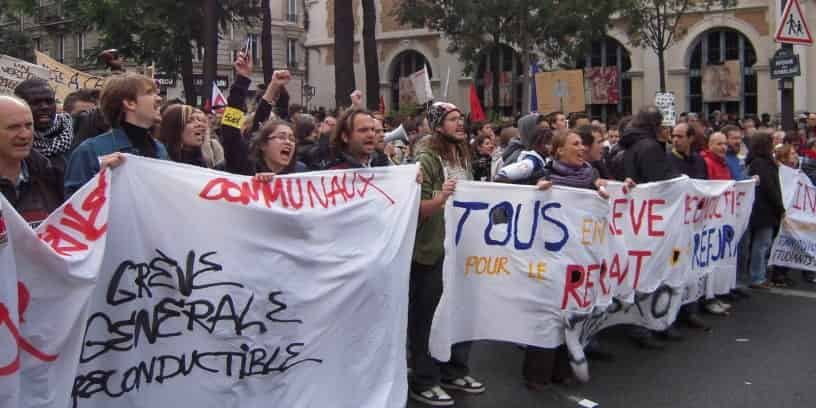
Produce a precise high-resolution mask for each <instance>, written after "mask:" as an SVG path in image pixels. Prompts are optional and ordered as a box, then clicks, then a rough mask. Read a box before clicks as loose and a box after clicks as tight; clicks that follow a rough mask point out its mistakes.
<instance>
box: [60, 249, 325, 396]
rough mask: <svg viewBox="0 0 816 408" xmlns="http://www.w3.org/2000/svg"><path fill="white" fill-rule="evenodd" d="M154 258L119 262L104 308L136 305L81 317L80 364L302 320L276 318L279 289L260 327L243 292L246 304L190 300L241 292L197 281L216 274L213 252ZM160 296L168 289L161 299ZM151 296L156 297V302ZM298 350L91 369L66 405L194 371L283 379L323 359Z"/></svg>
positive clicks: (162, 358)
mask: <svg viewBox="0 0 816 408" xmlns="http://www.w3.org/2000/svg"><path fill="white" fill-rule="evenodd" d="M156 253H157V254H158V256H156V257H155V258H154V259H152V260H150V261H149V262H136V261H131V260H126V261H124V262H122V263H121V264H120V265H119V266H118V267H117V268H116V269H115V270H114V273H113V276H112V278H111V280H110V282H109V284H108V288H107V291H106V301H107V303H108V304H109V305H110V306H115V307H123V306H126V305H127V304H131V303H132V304H133V305H138V306H136V309H135V310H133V311H131V312H130V313H129V314H128V315H127V318H125V319H121V320H115V319H113V318H111V317H110V316H109V315H107V314H106V313H103V312H96V313H93V314H92V315H91V316H90V317H89V318H88V321H87V324H86V327H85V333H84V336H83V344H82V350H81V352H80V363H81V364H86V363H90V362H92V361H94V360H95V359H97V358H99V357H102V356H104V355H106V354H108V353H120V352H128V351H132V350H136V349H138V348H139V345H140V343H144V342H147V344H157V343H159V342H160V341H161V340H162V339H168V338H174V337H181V336H184V335H187V334H192V333H196V331H197V330H198V331H199V332H200V331H201V330H204V331H205V332H206V333H207V334H213V333H214V332H215V331H216V329H218V330H219V333H220V332H223V331H227V332H230V333H234V334H235V335H236V336H246V335H252V334H264V333H267V332H268V331H269V330H270V326H274V325H276V324H303V320H302V319H299V318H297V317H296V316H291V315H288V316H281V314H282V313H283V312H284V311H286V310H289V307H288V304H287V303H286V302H285V301H284V299H283V298H284V291H282V290H276V291H272V292H270V293H269V294H268V296H267V301H268V302H269V305H271V307H272V310H271V311H269V312H267V313H266V314H265V315H264V316H265V317H266V320H268V321H261V320H252V319H251V318H250V317H249V312H250V310H256V309H257V308H258V305H257V302H256V301H255V293H250V294H249V298H245V296H242V297H241V298H240V299H239V298H238V297H236V294H237V293H236V292H232V293H224V294H221V295H220V296H215V295H213V294H212V293H209V294H208V296H205V297H202V298H196V297H194V295H196V294H197V293H198V292H199V291H202V290H208V289H212V288H217V287H221V288H239V289H244V288H245V287H244V285H242V284H240V283H237V282H229V281H218V282H210V280H207V281H206V282H205V281H203V279H204V276H203V275H205V274H209V275H207V276H210V275H212V274H214V273H218V272H221V271H223V267H222V266H221V264H219V263H218V262H217V261H216V260H215V257H216V255H217V253H216V252H205V253H203V254H202V255H200V256H197V255H196V251H189V252H188V253H187V255H186V257H185V260H184V262H183V263H179V262H177V261H176V260H175V259H173V258H171V257H169V256H168V255H167V254H165V253H164V252H162V251H160V250H158V249H157V250H156ZM160 288H161V290H160ZM166 289H169V293H168V291H167V290H166ZM246 292H247V291H246V290H244V291H243V293H246ZM159 294H161V295H163V297H161V298H159V297H158V295H159ZM168 295H169V296H168ZM152 299H155V300H157V302H155V303H154V304H153V306H149V305H147V302H149V301H150V300H152ZM136 302H138V303H136ZM289 313H291V310H290V312H289ZM253 315H254V313H253ZM96 336H100V337H101V338H96ZM304 347H305V343H303V342H300V341H297V340H293V341H291V342H289V343H287V344H281V345H277V346H274V347H273V348H272V349H271V350H270V349H269V348H251V347H250V345H248V344H243V345H241V347H240V350H234V349H233V350H225V351H206V352H204V351H200V350H192V352H189V353H183V354H181V355H174V354H167V355H158V356H154V357H152V358H150V360H146V361H141V362H139V363H138V364H137V365H135V366H133V367H129V368H127V369H124V370H121V371H120V370H93V371H90V372H87V373H81V374H80V375H78V376H76V378H75V380H74V386H73V391H72V397H73V406H74V407H76V406H78V403H79V400H80V399H88V398H92V397H93V396H94V395H97V394H104V395H106V396H107V397H109V398H118V397H121V396H123V395H125V394H127V393H129V392H133V391H138V390H139V389H140V388H141V387H143V386H145V385H146V384H151V383H153V382H155V383H158V384H163V383H164V382H165V381H167V380H170V379H172V378H175V377H183V376H187V375H190V374H191V373H192V372H195V371H199V372H203V373H209V374H213V375H218V374H220V375H224V376H227V377H237V378H239V379H243V378H246V377H251V376H258V375H270V374H273V373H283V372H285V371H287V370H290V369H292V368H293V367H295V366H298V365H301V364H306V363H312V364H322V362H323V359H318V358H306V357H301V354H302V350H303V348H304Z"/></svg>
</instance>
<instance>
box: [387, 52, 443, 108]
mask: <svg viewBox="0 0 816 408" xmlns="http://www.w3.org/2000/svg"><path fill="white" fill-rule="evenodd" d="M426 66H427V67H428V78H433V70H431V64H429V63H428V60H427V59H426V58H425V56H424V55H422V54H420V53H419V52H417V51H414V50H408V51H403V52H401V53H400V54H399V55H397V56H396V58H394V62H393V64H392V67H393V68H392V70H391V106H394V107H395V108H394V109H399V108H400V78H407V77H410V76H411V74H413V73H415V72H417V71H419V70H421V69H422V68H424V67H426Z"/></svg>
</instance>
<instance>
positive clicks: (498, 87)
mask: <svg viewBox="0 0 816 408" xmlns="http://www.w3.org/2000/svg"><path fill="white" fill-rule="evenodd" d="M522 75H524V68H523V67H522V64H521V58H520V57H519V55H518V53H516V52H515V51H514V50H513V49H512V48H510V47H508V46H506V45H499V46H497V47H492V48H490V49H488V50H485V51H484V52H482V54H481V56H480V57H479V65H478V67H477V69H476V78H474V82H475V83H476V94H477V95H478V96H479V101H481V103H482V106H483V107H484V109H485V112H495V113H496V114H498V115H500V116H512V115H513V114H514V113H515V112H521V111H522V109H523V107H522V104H523V98H524V84H525V81H524V78H522Z"/></svg>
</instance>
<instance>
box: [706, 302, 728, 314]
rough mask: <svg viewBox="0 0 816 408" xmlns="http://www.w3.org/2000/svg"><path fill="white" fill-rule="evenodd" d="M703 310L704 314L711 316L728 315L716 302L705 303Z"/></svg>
mask: <svg viewBox="0 0 816 408" xmlns="http://www.w3.org/2000/svg"><path fill="white" fill-rule="evenodd" d="M703 308H704V309H705V311H706V312H708V313H711V314H713V315H719V316H724V315H726V314H728V313H727V311H726V310H725V309H723V307H722V306H721V305H720V304H719V303H717V302H707V303H706V304H705V306H704V307H703Z"/></svg>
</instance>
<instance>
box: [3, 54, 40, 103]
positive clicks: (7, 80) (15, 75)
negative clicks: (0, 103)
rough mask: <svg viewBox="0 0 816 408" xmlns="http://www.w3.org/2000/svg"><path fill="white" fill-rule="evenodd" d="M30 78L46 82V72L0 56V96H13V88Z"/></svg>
mask: <svg viewBox="0 0 816 408" xmlns="http://www.w3.org/2000/svg"><path fill="white" fill-rule="evenodd" d="M31 78H42V79H45V80H48V78H49V73H48V70H47V69H45V68H43V67H41V66H39V65H35V64H31V63H28V62H26V61H23V60H20V59H17V58H14V57H10V56H8V55H0V94H6V95H12V94H14V88H15V87H17V85H19V84H20V82H23V81H25V80H26V79H31Z"/></svg>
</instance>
